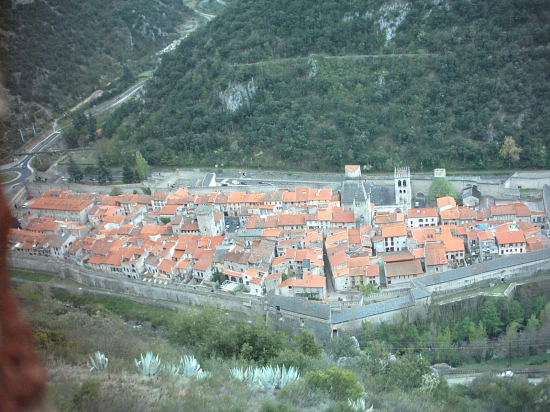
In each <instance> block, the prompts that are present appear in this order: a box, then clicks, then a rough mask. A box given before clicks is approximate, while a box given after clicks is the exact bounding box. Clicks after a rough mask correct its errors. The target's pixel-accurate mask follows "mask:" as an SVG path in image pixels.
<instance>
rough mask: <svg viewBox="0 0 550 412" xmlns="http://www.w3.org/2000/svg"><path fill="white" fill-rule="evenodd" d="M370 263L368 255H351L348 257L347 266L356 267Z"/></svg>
mask: <svg viewBox="0 0 550 412" xmlns="http://www.w3.org/2000/svg"><path fill="white" fill-rule="evenodd" d="M368 265H370V258H369V257H368V256H361V257H353V258H349V259H348V266H349V267H350V268H351V267H356V266H368Z"/></svg>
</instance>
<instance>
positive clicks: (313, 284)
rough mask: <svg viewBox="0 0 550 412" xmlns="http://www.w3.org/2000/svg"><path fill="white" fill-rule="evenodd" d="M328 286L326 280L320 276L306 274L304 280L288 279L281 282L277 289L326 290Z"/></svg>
mask: <svg viewBox="0 0 550 412" xmlns="http://www.w3.org/2000/svg"><path fill="white" fill-rule="evenodd" d="M325 284H326V278H325V277H324V276H319V275H310V274H307V273H306V274H304V275H303V277H302V279H298V278H295V277H292V278H288V279H287V280H285V281H283V282H281V283H280V284H279V285H278V286H277V287H278V288H284V287H289V286H292V287H294V288H324V287H325Z"/></svg>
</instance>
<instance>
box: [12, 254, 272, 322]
mask: <svg viewBox="0 0 550 412" xmlns="http://www.w3.org/2000/svg"><path fill="white" fill-rule="evenodd" d="M9 263H10V266H13V267H18V268H24V269H30V270H41V271H48V272H53V273H57V274H59V276H60V277H61V278H62V279H71V280H74V281H76V282H78V283H81V284H83V285H87V286H92V287H96V288H101V289H103V290H108V291H113V292H117V293H124V294H129V295H133V296H138V297H142V298H147V299H151V300H164V301H171V302H177V303H181V304H185V305H190V306H211V307H220V308H223V309H225V310H230V311H233V312H239V313H243V314H246V315H249V316H258V315H264V301H263V300H262V299H260V298H258V297H255V296H251V295H246V294H237V295H232V294H230V293H228V292H222V291H220V290H218V289H214V288H207V287H204V286H189V285H184V284H181V285H177V286H176V285H173V284H168V285H160V284H155V283H149V282H144V281H142V280H136V279H129V278H124V277H122V276H116V275H114V276H113V275H110V274H107V273H103V272H98V271H94V270H91V269H87V268H81V267H79V266H76V265H73V264H70V263H66V262H56V261H53V260H47V261H45V260H42V259H40V258H33V257H28V256H26V257H14V256H10V259H9Z"/></svg>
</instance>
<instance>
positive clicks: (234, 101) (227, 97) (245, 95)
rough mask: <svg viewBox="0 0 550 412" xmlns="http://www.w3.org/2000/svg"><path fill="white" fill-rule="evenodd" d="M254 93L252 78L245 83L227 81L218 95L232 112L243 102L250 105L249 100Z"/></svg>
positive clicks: (254, 87)
mask: <svg viewBox="0 0 550 412" xmlns="http://www.w3.org/2000/svg"><path fill="white" fill-rule="evenodd" d="M254 93H256V86H255V85H254V78H252V79H250V81H249V82H248V83H247V84H241V83H237V84H232V83H229V86H227V89H225V90H224V91H223V92H220V94H219V96H220V100H221V101H222V103H223V104H224V105H225V107H226V108H227V110H229V111H230V112H234V111H235V110H237V109H238V108H239V107H241V106H242V105H243V104H245V103H246V105H247V106H248V107H250V100H251V99H252V96H254Z"/></svg>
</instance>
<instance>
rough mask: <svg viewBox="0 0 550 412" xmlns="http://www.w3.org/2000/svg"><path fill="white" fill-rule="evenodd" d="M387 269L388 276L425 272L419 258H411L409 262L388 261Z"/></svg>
mask: <svg viewBox="0 0 550 412" xmlns="http://www.w3.org/2000/svg"><path fill="white" fill-rule="evenodd" d="M385 271H386V277H390V278H391V277H394V276H412V275H421V274H423V273H424V272H423V271H422V266H421V265H420V261H419V260H411V261H409V262H398V263H386V265H385Z"/></svg>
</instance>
